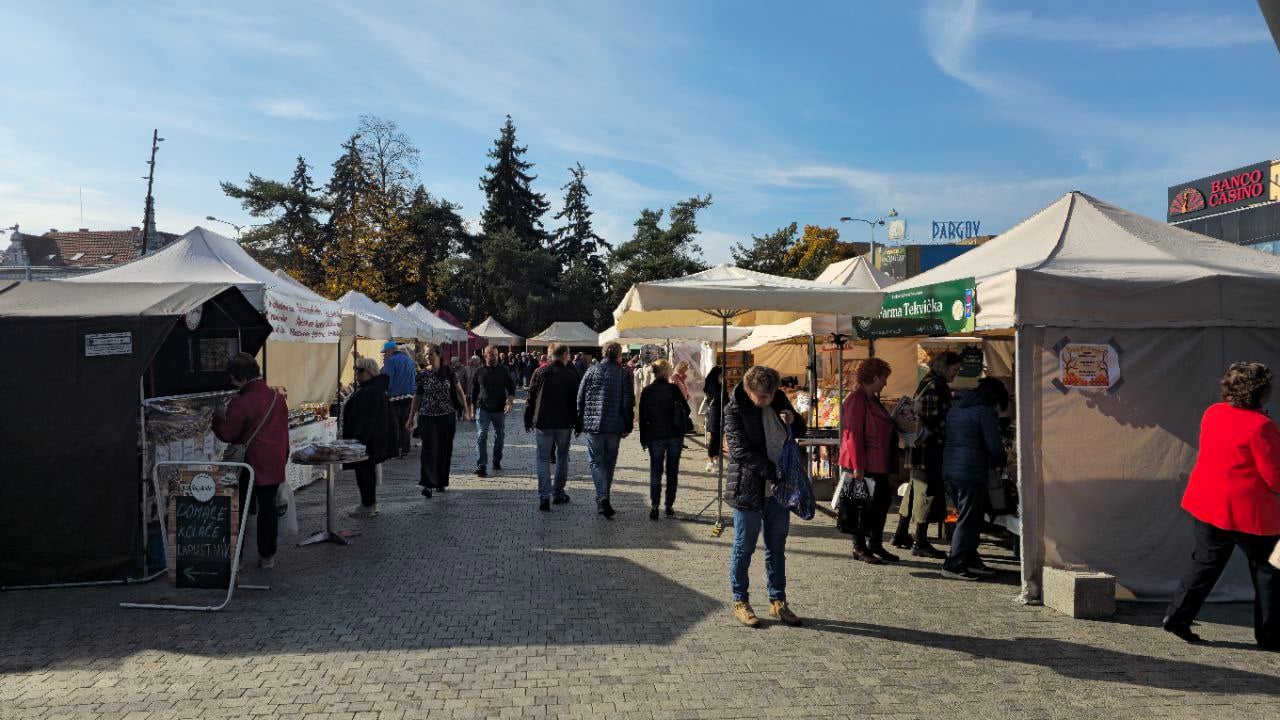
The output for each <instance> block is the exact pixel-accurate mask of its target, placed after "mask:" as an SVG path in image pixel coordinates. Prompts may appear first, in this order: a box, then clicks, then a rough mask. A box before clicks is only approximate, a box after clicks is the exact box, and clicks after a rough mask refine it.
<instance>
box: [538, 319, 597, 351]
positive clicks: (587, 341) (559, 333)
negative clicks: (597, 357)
mask: <svg viewBox="0 0 1280 720" xmlns="http://www.w3.org/2000/svg"><path fill="white" fill-rule="evenodd" d="M525 342H526V343H529V344H532V343H553V342H558V343H562V344H564V345H570V346H574V347H587V346H590V347H600V333H598V332H596V331H595V330H592V329H591V328H589V327H587V326H586V325H585V324H583V323H580V322H554V323H551V326H550V327H548V328H547V329H546V330H543V331H542V332H540V333H538V334H537V335H535V336H533V337H531V338H529V339H528V340H526V341H525Z"/></svg>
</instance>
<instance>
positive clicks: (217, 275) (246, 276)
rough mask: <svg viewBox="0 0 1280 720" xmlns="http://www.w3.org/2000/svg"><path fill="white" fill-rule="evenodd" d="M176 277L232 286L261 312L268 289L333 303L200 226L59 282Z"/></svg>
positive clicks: (146, 280)
mask: <svg viewBox="0 0 1280 720" xmlns="http://www.w3.org/2000/svg"><path fill="white" fill-rule="evenodd" d="M175 280H178V281H185V282H193V283H204V282H212V283H225V284H228V285H235V286H236V287H238V288H240V291H241V292H243V293H244V295H245V297H246V298H248V299H249V302H251V303H253V306H254V307H256V308H258V309H259V310H262V309H263V308H264V307H265V302H264V300H263V292H264V291H266V290H275V291H277V292H280V293H281V294H283V295H287V296H290V297H294V298H298V299H304V300H309V301H311V302H315V303H325V304H326V305H328V306H329V307H332V303H333V301H332V300H328V299H326V298H324V297H322V296H320V295H318V294H316V293H315V292H313V291H311V290H310V289H307V288H305V287H303V286H302V285H301V284H299V283H298V282H296V281H293V282H284V281H283V280H282V279H281V278H280V277H277V276H276V275H275V274H273V273H272V272H271V271H270V270H268V269H267V268H265V267H263V266H262V264H261V263H259V262H258V261H257V260H254V259H253V257H252V256H251V255H249V253H247V252H245V249H244V248H242V247H240V244H239V243H237V242H236V241H235V240H232V239H231V238H228V237H224V236H222V235H219V234H218V233H216V232H213V231H212V230H206V229H205V228H202V227H199V226H197V227H195V228H192V229H191V230H190V231H189V232H187V233H186V234H185V235H183V236H182V237H180V238H178V239H177V240H174V241H173V242H172V243H170V244H169V245H166V246H165V247H163V248H161V249H160V250H157V251H156V252H154V253H151V254H150V255H145V256H143V257H141V258H138V259H137V260H134V261H133V262H131V263H127V264H125V265H120V266H117V267H113V268H109V269H107V270H103V271H101V272H96V273H89V274H87V275H80V276H76V277H73V278H67V279H66V280H64V281H63V282H140V283H156V282H174V281H175Z"/></svg>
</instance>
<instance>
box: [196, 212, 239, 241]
mask: <svg viewBox="0 0 1280 720" xmlns="http://www.w3.org/2000/svg"><path fill="white" fill-rule="evenodd" d="M204 219H205V220H212V221H213V222H219V223H222V224H223V225H230V226H231V227H233V228H235V229H236V237H240V231H241V230H243V229H244V227H245V226H244V225H237V224H235V223H233V222H228V221H226V220H220V219H218V218H216V217H214V216H212V215H206V216H205V218H204Z"/></svg>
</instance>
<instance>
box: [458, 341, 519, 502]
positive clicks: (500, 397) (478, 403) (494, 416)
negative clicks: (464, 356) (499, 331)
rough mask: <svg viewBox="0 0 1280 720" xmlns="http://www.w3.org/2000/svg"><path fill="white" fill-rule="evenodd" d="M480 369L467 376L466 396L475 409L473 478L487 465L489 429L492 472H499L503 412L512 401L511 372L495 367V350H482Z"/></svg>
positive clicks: (505, 419) (512, 382)
mask: <svg viewBox="0 0 1280 720" xmlns="http://www.w3.org/2000/svg"><path fill="white" fill-rule="evenodd" d="M484 361H485V362H484V367H482V368H477V369H476V371H475V372H474V373H472V374H471V384H470V385H469V386H468V389H467V395H468V396H469V397H470V398H471V407H473V408H475V409H476V475H478V476H479V477H484V476H485V474H486V473H487V468H486V466H487V465H488V449H489V448H488V445H489V428H490V427H492V428H493V471H494V472H499V471H501V470H502V445H503V440H504V438H505V436H506V432H507V413H509V412H511V405H512V403H514V402H515V398H516V384H515V380H514V379H513V378H512V376H511V373H510V372H508V371H507V369H506V368H504V367H501V366H499V365H498V349H497V348H495V347H493V346H492V345H490V346H489V347H487V348H485V349H484Z"/></svg>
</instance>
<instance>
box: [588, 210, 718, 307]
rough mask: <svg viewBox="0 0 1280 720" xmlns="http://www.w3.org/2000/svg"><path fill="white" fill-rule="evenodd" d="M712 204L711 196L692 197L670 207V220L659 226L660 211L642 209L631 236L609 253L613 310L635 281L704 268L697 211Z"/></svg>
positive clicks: (663, 277) (691, 272)
mask: <svg viewBox="0 0 1280 720" xmlns="http://www.w3.org/2000/svg"><path fill="white" fill-rule="evenodd" d="M710 206H711V196H710V195H707V196H705V197H699V196H694V197H691V198H689V199H688V200H682V201H681V202H679V203H676V205H675V206H674V207H672V208H671V213H670V215H669V218H670V222H669V223H668V225H667V227H666V228H665V229H664V228H663V227H662V226H661V224H660V223H661V222H662V216H663V212H662V211H661V210H651V209H645V210H642V211H641V212H640V217H639V219H637V220H636V222H635V226H636V231H635V234H634V235H633V236H632V238H631V239H630V240H628V241H626V242H624V243H622V244H621V245H619V246H618V247H617V248H615V249H614V250H613V252H611V253H609V302H608V304H607V305H606V308H607V310H608V311H610V312H611V311H612V310H613V308H614V306H616V305H617V304H618V303H619V302H620V301H621V300H622V296H623V295H625V294H626V293H627V290H628V289H629V288H630V287H631V286H632V285H634V284H636V283H639V282H650V281H653V280H667V279H669V278H675V277H682V276H684V275H690V274H693V273H696V272H700V271H702V270H705V269H706V265H704V264H703V262H702V248H701V246H699V245H698V238H697V236H698V223H697V218H698V212H699V211H701V210H705V209H706V208H708V207H710Z"/></svg>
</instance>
